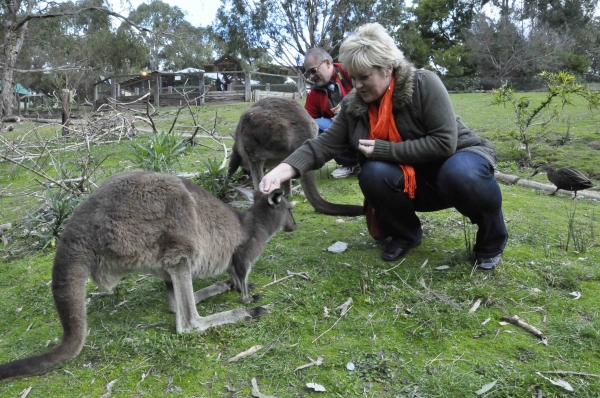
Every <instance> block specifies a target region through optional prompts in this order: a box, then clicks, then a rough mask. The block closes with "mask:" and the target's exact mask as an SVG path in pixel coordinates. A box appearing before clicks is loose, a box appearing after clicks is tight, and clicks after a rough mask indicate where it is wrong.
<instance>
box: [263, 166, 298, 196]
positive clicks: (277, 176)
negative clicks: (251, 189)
mask: <svg viewBox="0 0 600 398" xmlns="http://www.w3.org/2000/svg"><path fill="white" fill-rule="evenodd" d="M296 174H297V173H296V169H294V168H293V167H292V166H290V165H289V164H287V163H280V164H279V165H278V166H277V167H275V168H274V169H273V170H271V171H270V172H268V173H267V174H266V175H265V176H264V177H263V179H262V180H261V181H260V184H258V189H259V191H261V192H263V193H269V192H272V191H274V190H276V189H277V188H279V187H281V184H282V183H284V182H286V181H287V180H289V179H290V178H292V177H294V176H295V175H296Z"/></svg>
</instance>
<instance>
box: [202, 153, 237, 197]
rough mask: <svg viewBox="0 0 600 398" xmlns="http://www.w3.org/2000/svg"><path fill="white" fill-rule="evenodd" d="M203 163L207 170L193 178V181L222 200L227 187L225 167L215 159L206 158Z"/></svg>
mask: <svg viewBox="0 0 600 398" xmlns="http://www.w3.org/2000/svg"><path fill="white" fill-rule="evenodd" d="M203 164H204V166H205V167H206V169H207V170H206V171H205V172H204V173H202V174H200V176H199V177H197V178H195V182H197V183H198V184H199V185H201V186H202V187H203V188H204V189H206V190H207V191H208V192H210V193H211V194H213V195H214V196H216V197H217V198H219V199H221V200H223V199H224V198H225V195H226V194H227V191H228V189H229V185H228V183H227V169H226V168H225V167H221V165H220V164H219V161H218V160H216V159H208V160H206V161H204V162H203Z"/></svg>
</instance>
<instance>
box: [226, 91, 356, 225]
mask: <svg viewBox="0 0 600 398" xmlns="http://www.w3.org/2000/svg"><path fill="white" fill-rule="evenodd" d="M318 132H319V127H318V126H317V123H316V122H315V120H314V119H313V118H312V117H311V116H310V115H309V114H308V112H306V110H305V109H304V108H303V107H302V105H300V103H299V102H298V101H295V100H293V99H287V98H278V97H267V98H265V99H263V100H260V101H258V102H257V103H256V104H254V105H253V106H252V107H250V108H248V109H247V110H246V111H244V113H243V114H242V116H241V117H240V121H239V122H238V125H237V129H236V131H235V137H234V140H235V141H234V144H233V150H232V152H231V156H230V159H229V170H228V178H231V176H232V175H233V174H234V173H235V172H236V171H237V169H238V168H239V167H240V166H243V167H244V169H249V170H250V174H251V176H252V183H253V184H254V189H256V190H258V184H259V183H260V180H262V178H263V177H264V170H265V168H267V169H271V168H273V167H275V166H277V165H278V164H279V163H281V162H282V161H283V160H284V159H285V158H286V157H288V156H289V155H290V154H291V153H292V152H294V151H295V150H296V149H298V148H299V147H300V146H301V145H302V144H303V143H304V141H306V140H308V139H311V138H315V137H316V136H317V134H318ZM300 184H301V185H302V190H303V191H304V195H306V199H307V200H308V202H309V203H310V204H311V205H312V207H313V208H314V209H315V210H316V211H317V212H319V213H323V214H328V215H334V216H358V215H361V214H364V210H363V206H355V205H345V204H334V203H330V202H328V201H326V200H325V199H323V198H322V197H321V195H320V194H319V191H318V190H317V183H316V177H315V172H314V171H312V170H311V171H308V172H305V173H304V174H302V176H301V177H300ZM284 190H285V193H286V195H288V196H290V195H291V181H288V182H287V183H286V184H285V185H284Z"/></svg>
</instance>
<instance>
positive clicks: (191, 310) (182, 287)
mask: <svg viewBox="0 0 600 398" xmlns="http://www.w3.org/2000/svg"><path fill="white" fill-rule="evenodd" d="M166 271H167V272H168V273H169V276H170V277H171V281H172V284H173V293H174V297H175V319H176V329H177V333H185V332H191V331H193V330H195V331H198V332H203V331H205V330H207V329H208V328H210V327H212V326H218V325H223V324H226V323H235V322H239V321H246V320H250V319H252V318H256V317H258V316H260V315H262V314H263V313H265V312H266V309H264V308H262V307H257V308H253V309H250V310H247V309H245V308H237V309H235V310H231V311H224V312H219V313H217V314H213V315H210V316H207V317H201V316H200V315H198V310H197V309H196V302H195V298H194V289H193V286H192V273H191V262H190V260H189V259H187V258H182V259H181V260H180V261H179V262H178V263H177V264H171V265H168V266H166Z"/></svg>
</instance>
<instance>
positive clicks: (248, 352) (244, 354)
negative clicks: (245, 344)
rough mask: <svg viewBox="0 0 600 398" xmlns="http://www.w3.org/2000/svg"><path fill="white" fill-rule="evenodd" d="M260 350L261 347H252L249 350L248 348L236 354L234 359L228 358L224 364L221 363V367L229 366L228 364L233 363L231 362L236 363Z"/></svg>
mask: <svg viewBox="0 0 600 398" xmlns="http://www.w3.org/2000/svg"><path fill="white" fill-rule="evenodd" d="M261 348H262V346H261V345H254V346H252V347H250V348H248V349H247V350H246V351H242V352H240V353H239V354H237V355H236V356H234V357H231V358H229V359H228V360H226V361H225V362H223V365H226V364H229V363H233V362H237V361H239V360H240V359H243V358H246V357H249V356H250V355H252V354H254V353H256V352H257V351H258V350H260V349H261Z"/></svg>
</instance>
